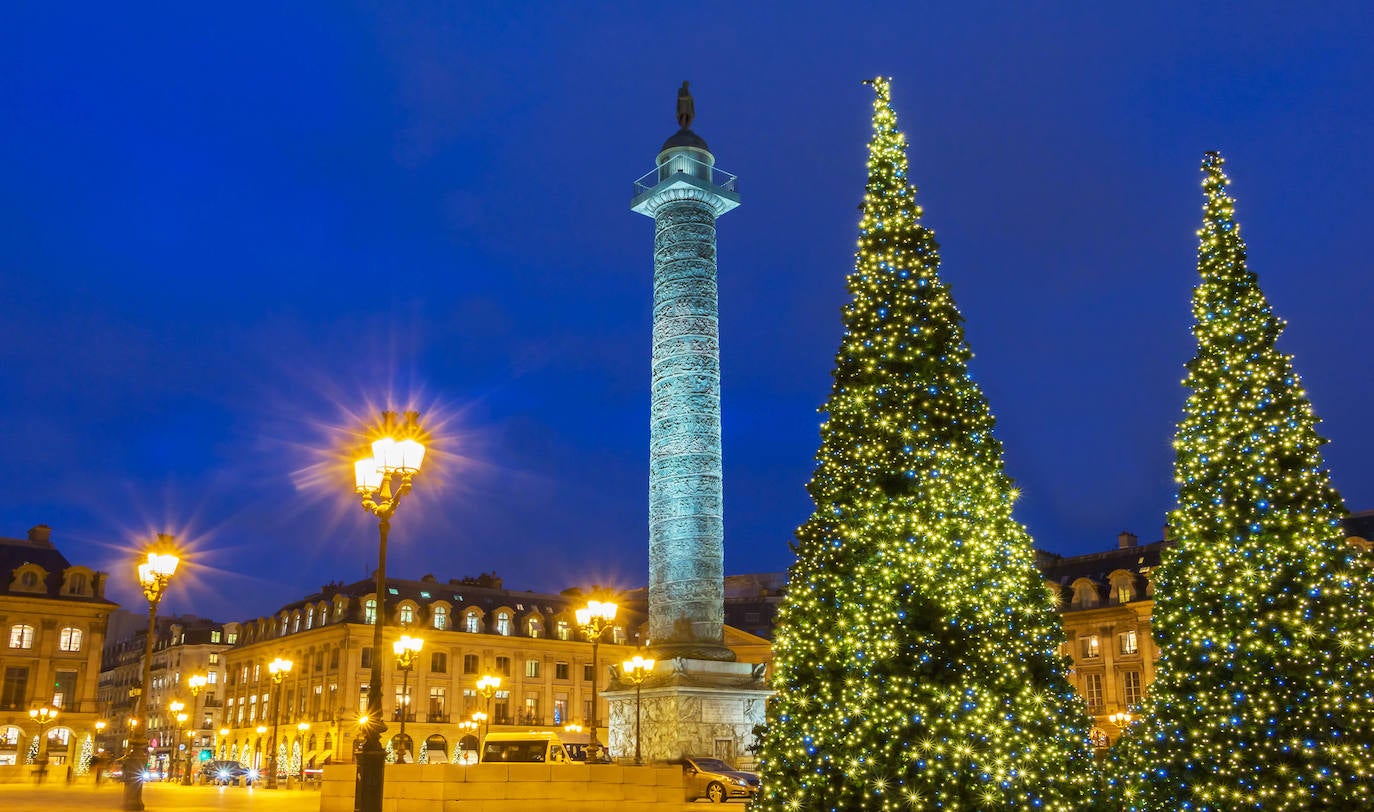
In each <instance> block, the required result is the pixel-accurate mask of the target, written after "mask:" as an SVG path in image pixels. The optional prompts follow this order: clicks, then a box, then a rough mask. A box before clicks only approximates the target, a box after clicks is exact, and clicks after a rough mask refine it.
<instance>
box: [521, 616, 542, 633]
mask: <svg viewBox="0 0 1374 812" xmlns="http://www.w3.org/2000/svg"><path fill="white" fill-rule="evenodd" d="M525 632H526V633H527V634H529V636H530V637H538V636H539V635H541V634H543V633H544V624H542V623H540V622H539V620H538V618H530V619H529V620H528V621H526V623H525Z"/></svg>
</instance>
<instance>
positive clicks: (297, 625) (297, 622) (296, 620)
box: [291, 612, 301, 634]
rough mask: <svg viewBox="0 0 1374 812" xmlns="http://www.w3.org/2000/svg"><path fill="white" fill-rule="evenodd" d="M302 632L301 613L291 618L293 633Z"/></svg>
mask: <svg viewBox="0 0 1374 812" xmlns="http://www.w3.org/2000/svg"><path fill="white" fill-rule="evenodd" d="M300 630H301V613H300V612H297V613H296V614H294V615H292V616H291V633H292V634H295V633H297V632H299V631H300Z"/></svg>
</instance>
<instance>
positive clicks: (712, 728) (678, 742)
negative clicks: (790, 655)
mask: <svg viewBox="0 0 1374 812" xmlns="http://www.w3.org/2000/svg"><path fill="white" fill-rule="evenodd" d="M764 671H765V666H763V665H755V664H753V663H734V662H721V661H717V660H689V659H685V658H678V659H671V660H659V661H657V662H656V663H655V664H654V673H653V675H652V676H650V677H649V679H648V680H646V681H645V683H644V685H643V687H642V688H641V689H640V714H641V719H640V727H641V729H642V732H643V737H644V738H643V741H642V742H641V745H640V746H641V751H642V754H643V758H644V762H645V763H646V764H648V763H651V762H663V761H672V760H674V759H679V758H682V757H683V756H717V757H720V758H724V759H726V760H727V761H730V762H732V763H734V764H735V765H736V766H738V767H741V768H742V769H748V768H749V767H751V766H752V765H753V763H754V755H753V753H751V752H749V749H748V748H750V747H752V746H753V745H754V727H755V726H756V725H759V724H762V723H763V720H764V706H765V703H766V702H767V700H768V697H769V696H771V695H772V694H773V692H772V690H770V689H769V688H768V685H767V683H766V681H765V679H764ZM601 695H602V696H604V697H606V698H607V699H608V700H609V701H610V706H611V719H610V741H609V746H610V751H611V755H612V756H613V757H614V758H616V759H617V761H621V762H622V763H626V762H628V763H633V761H634V757H635V688H634V686H633V685H630V684H629V683H626V682H624V681H622V680H621V679H620V678H619V675H618V674H617V676H616V678H615V679H613V680H612V681H611V685H610V687H609V688H608V689H607V690H606V691H604V692H602V694H601Z"/></svg>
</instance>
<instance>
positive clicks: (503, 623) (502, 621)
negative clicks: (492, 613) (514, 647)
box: [496, 612, 510, 637]
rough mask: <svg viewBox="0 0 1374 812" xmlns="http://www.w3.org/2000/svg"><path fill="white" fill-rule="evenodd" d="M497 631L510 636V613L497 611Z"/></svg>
mask: <svg viewBox="0 0 1374 812" xmlns="http://www.w3.org/2000/svg"><path fill="white" fill-rule="evenodd" d="M496 633H497V634H501V635H505V636H506V637H510V614H508V613H506V612H497V613H496Z"/></svg>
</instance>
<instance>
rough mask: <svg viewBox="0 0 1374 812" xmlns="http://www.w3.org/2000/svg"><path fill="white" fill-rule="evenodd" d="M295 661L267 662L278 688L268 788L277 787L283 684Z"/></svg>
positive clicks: (269, 754) (273, 714)
mask: <svg viewBox="0 0 1374 812" xmlns="http://www.w3.org/2000/svg"><path fill="white" fill-rule="evenodd" d="M293 665H295V663H293V662H291V661H290V660H287V659H284V658H282V657H277V658H276V659H274V660H273V661H272V662H270V663H268V664H267V672H268V673H269V674H271V675H272V684H273V685H275V686H276V688H277V698H276V699H274V700H272V744H271V749H269V750H268V751H267V764H268V767H269V769H268V772H267V788H268V789H276V788H277V768H278V767H280V766H281V765H279V764H277V726H278V725H280V724H281V684H282V682H284V681H285V680H286V675H287V674H290V673H291V667H292V666H293Z"/></svg>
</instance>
